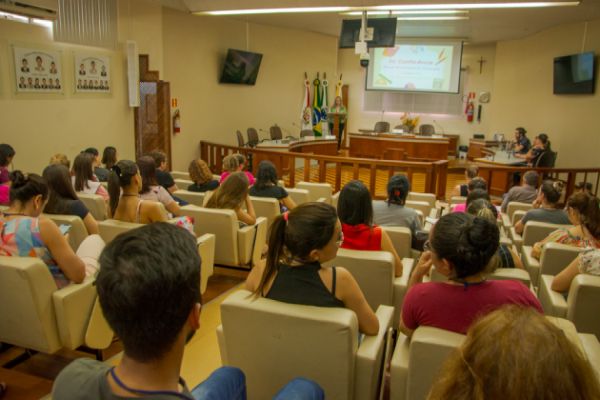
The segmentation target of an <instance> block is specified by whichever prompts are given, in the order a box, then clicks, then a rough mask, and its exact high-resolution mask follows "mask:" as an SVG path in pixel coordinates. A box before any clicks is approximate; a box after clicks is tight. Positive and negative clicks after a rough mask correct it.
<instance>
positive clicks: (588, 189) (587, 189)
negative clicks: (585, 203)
mask: <svg viewBox="0 0 600 400" xmlns="http://www.w3.org/2000/svg"><path fill="white" fill-rule="evenodd" d="M593 188H594V187H593V186H592V184H591V182H579V183H576V184H575V191H574V193H579V192H584V193H587V194H589V195H590V196H594V193H592V189H593Z"/></svg>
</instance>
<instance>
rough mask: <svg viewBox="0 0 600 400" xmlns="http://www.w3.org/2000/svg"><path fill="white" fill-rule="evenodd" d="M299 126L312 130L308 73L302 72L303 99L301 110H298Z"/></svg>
mask: <svg viewBox="0 0 600 400" xmlns="http://www.w3.org/2000/svg"><path fill="white" fill-rule="evenodd" d="M300 126H301V128H300V129H302V130H303V131H304V130H309V131H312V130H313V125H312V108H311V106H310V81H309V80H308V75H307V74H306V72H305V73H304V100H303V101H302V111H300Z"/></svg>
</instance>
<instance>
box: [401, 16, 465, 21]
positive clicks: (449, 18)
mask: <svg viewBox="0 0 600 400" xmlns="http://www.w3.org/2000/svg"><path fill="white" fill-rule="evenodd" d="M461 19H469V17H458V16H454V17H431V16H429V17H398V21H457V20H461Z"/></svg>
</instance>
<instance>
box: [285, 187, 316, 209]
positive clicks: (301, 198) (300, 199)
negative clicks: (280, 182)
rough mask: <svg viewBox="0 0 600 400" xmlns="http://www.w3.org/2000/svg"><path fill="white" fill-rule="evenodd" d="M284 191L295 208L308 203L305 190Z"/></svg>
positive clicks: (290, 189)
mask: <svg viewBox="0 0 600 400" xmlns="http://www.w3.org/2000/svg"><path fill="white" fill-rule="evenodd" d="M285 190H286V191H287V192H288V195H289V196H290V199H292V200H293V202H294V203H296V205H297V206H298V205H300V204H302V203H308V202H309V201H310V200H309V199H310V196H309V193H308V190H306V189H298V188H286V189H285Z"/></svg>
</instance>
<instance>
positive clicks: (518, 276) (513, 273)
mask: <svg viewBox="0 0 600 400" xmlns="http://www.w3.org/2000/svg"><path fill="white" fill-rule="evenodd" d="M487 278H488V279H490V280H512V281H520V282H522V283H523V284H524V285H525V286H527V287H530V286H531V277H530V276H529V272H527V271H526V270H524V269H520V268H497V269H496V270H495V271H494V272H492V273H490V274H488V275H487Z"/></svg>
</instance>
